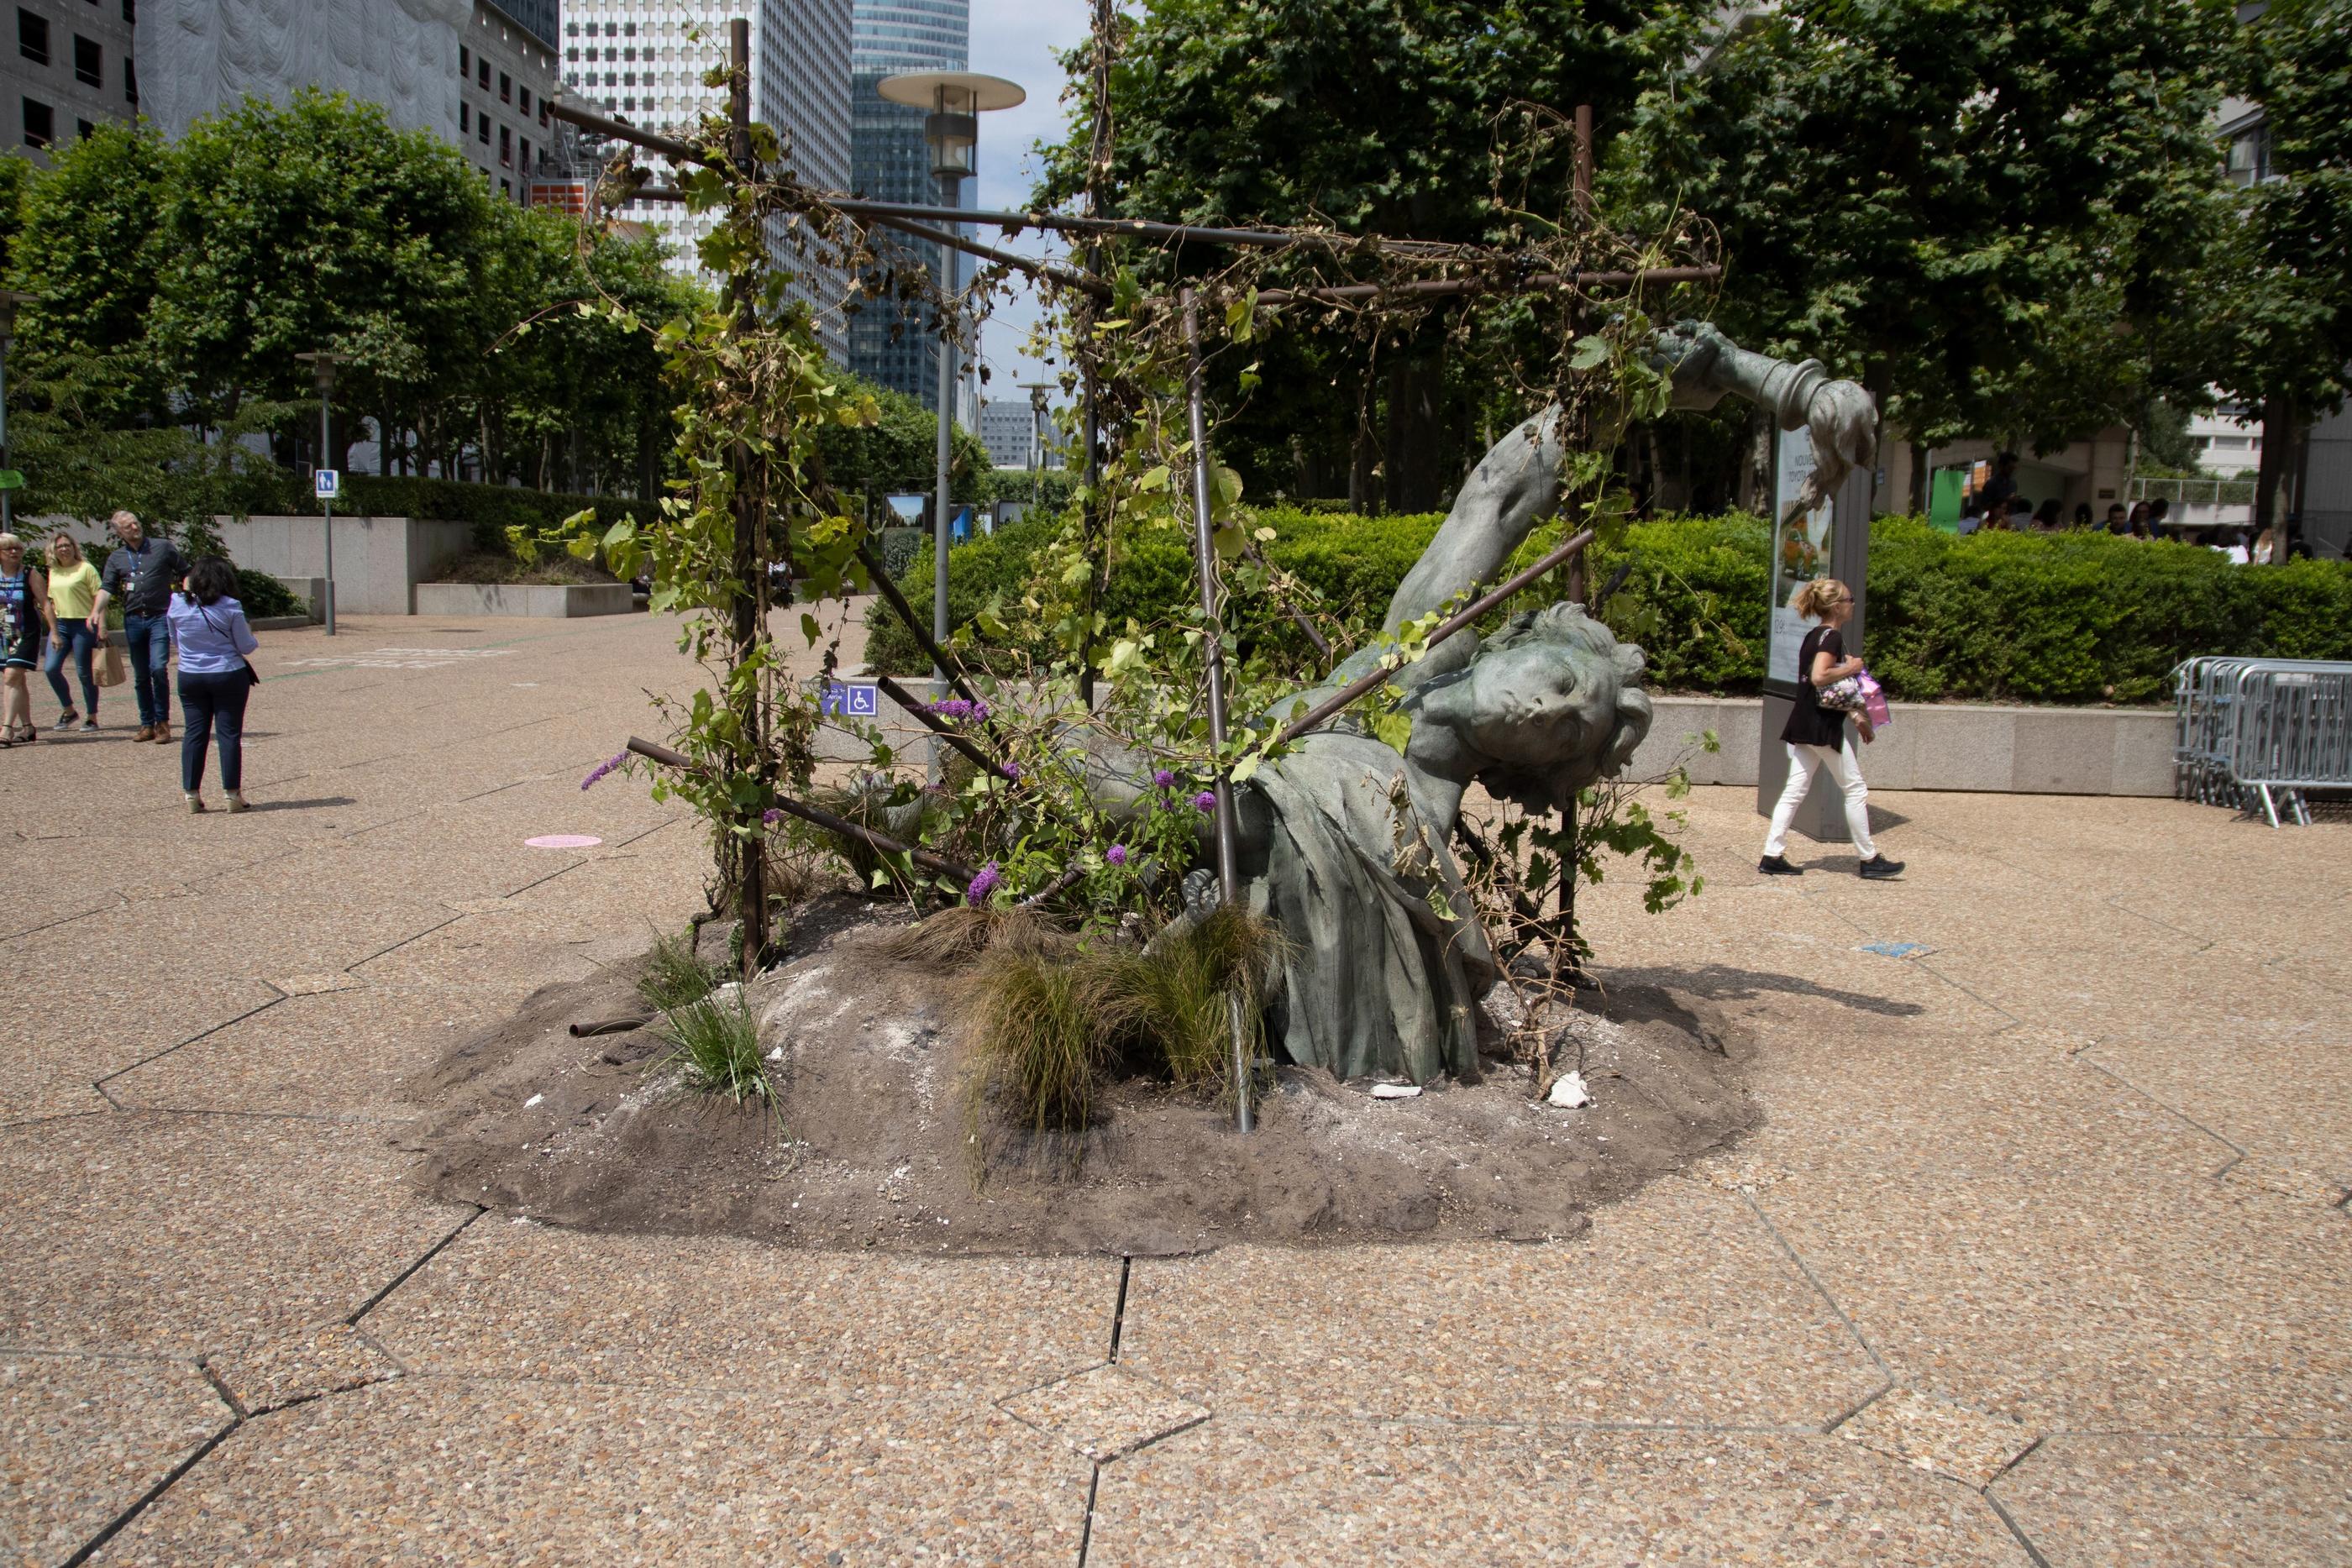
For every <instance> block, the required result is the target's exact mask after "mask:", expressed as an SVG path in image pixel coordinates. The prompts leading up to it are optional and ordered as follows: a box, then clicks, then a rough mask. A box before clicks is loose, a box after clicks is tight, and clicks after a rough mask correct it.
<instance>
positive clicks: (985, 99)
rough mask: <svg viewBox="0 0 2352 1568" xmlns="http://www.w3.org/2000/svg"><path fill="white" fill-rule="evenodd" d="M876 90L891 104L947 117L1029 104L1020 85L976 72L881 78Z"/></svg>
mask: <svg viewBox="0 0 2352 1568" xmlns="http://www.w3.org/2000/svg"><path fill="white" fill-rule="evenodd" d="M875 90H876V91H877V92H879V93H880V94H881V95H882V96H883V97H884V98H886V99H889V100H890V101H891V102H892V103H903V104H905V105H906V106H907V107H908V108H909V109H929V110H938V111H940V112H941V113H946V114H983V113H986V112H987V111H988V110H992V109H1014V108H1018V107H1019V106H1020V105H1022V104H1024V103H1026V102H1028V101H1029V95H1028V93H1027V92H1025V91H1024V90H1023V89H1022V87H1021V84H1020V83H1019V82H1010V81H1006V80H1005V79H1004V78H1003V77H989V76H982V75H980V74H979V73H977V72H975V71H906V72H903V73H901V74H900V75H898V76H890V77H884V78H882V80H881V82H880V83H879V84H878V85H877V88H876V89H875ZM941 99H945V101H944V102H942V101H941Z"/></svg>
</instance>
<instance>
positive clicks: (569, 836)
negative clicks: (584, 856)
mask: <svg viewBox="0 0 2352 1568" xmlns="http://www.w3.org/2000/svg"><path fill="white" fill-rule="evenodd" d="M603 842H604V840H602V839H600V838H597V837H595V836H593V834H589V833H541V834H540V836H539V837H537V838H535V839H525V840H523V844H524V846H525V847H526V848H528V849H534V850H593V849H594V848H595V847H596V846H597V845H598V844H601V843H603Z"/></svg>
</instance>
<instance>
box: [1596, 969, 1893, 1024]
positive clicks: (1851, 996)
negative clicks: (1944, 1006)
mask: <svg viewBox="0 0 2352 1568" xmlns="http://www.w3.org/2000/svg"><path fill="white" fill-rule="evenodd" d="M1608 979H1609V981H1610V983H1611V984H1612V985H1623V984H1625V983H1627V982H1634V983H1638V984H1645V985H1651V986H1657V987H1662V988H1675V989H1679V990H1685V991H1688V992H1690V993H1691V995H1693V996H1695V997H1704V998H1706V999H1707V1000H1708V1001H1711V1002H1745V1001H1753V1000H1754V999H1755V998H1758V997H1759V996H1763V995H1765V994H1767V993H1778V994H1780V995H1783V996H1797V997H1820V998H1822V999H1823V1000H1825V1001H1832V1002H1836V1003H1838V1004H1839V1005H1840V1006H1842V1007H1849V1008H1853V1009H1857V1010H1858V1011H1861V1012H1866V1013H1878V1014H1880V1015H1882V1016H1883V1017H1886V1018H1916V1017H1918V1016H1919V1015H1920V1014H1921V1013H1924V1012H1926V1011H1927V1009H1926V1008H1924V1007H1921V1006H1920V1005H1919V1004H1918V1003H1916V1002H1898V1001H1895V1000H1894V999H1893V998H1888V997H1872V996H1865V995H1864V994H1863V993H1862V992H1860V991H1841V990H1839V989H1837V988H1834V987H1832V986H1824V985H1820V984H1817V983H1816V982H1814V981H1811V980H1808V979H1803V978H1801V977H1798V976H1795V975H1763V974H1759V973H1757V972H1756V971H1755V970H1753V969H1735V968H1733V967H1730V966H1729V965H1727V964H1705V965H1701V966H1700V967H1697V968H1695V969H1670V968H1654V969H1612V970H1610V971H1609V972H1608Z"/></svg>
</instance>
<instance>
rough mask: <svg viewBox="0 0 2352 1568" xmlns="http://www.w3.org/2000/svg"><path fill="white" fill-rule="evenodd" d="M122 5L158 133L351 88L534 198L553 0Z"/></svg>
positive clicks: (403, 127)
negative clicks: (242, 107)
mask: <svg viewBox="0 0 2352 1568" xmlns="http://www.w3.org/2000/svg"><path fill="white" fill-rule="evenodd" d="M53 6H54V8H64V9H72V10H77V11H82V12H88V11H89V10H91V9H92V7H90V6H89V5H87V4H79V5H77V4H75V3H74V0H53ZM134 9H135V11H136V14H137V16H138V18H139V20H138V26H137V37H136V43H137V59H136V62H135V64H136V66H137V71H136V76H135V83H136V87H137V89H138V91H139V94H140V99H139V109H140V110H141V111H142V112H143V113H144V114H145V115H146V116H147V117H148V118H149V119H150V120H152V121H153V122H154V124H155V127H156V129H157V130H158V131H162V132H163V135H165V136H166V137H171V138H174V139H176V138H178V137H180V136H182V135H184V134H185V133H186V131H187V129H188V127H189V126H191V125H192V124H194V122H195V121H197V120H202V119H204V118H205V117H207V116H210V115H215V114H219V113H221V112H223V111H225V110H233V109H235V108H236V106H237V105H238V104H239V103H241V102H243V101H244V100H245V99H247V98H257V99H266V100H268V101H269V102H272V103H285V102H286V101H288V100H289V99H291V98H292V97H293V96H294V94H295V93H296V92H298V91H299V90H300V89H304V88H317V89H320V90H321V91H325V92H341V93H347V94H349V95H350V96H351V97H352V98H354V99H360V100H362V101H364V102H369V103H373V104H377V105H379V106H381V107H382V108H383V111H384V118H385V119H386V120H390V121H391V123H392V125H393V127H394V129H395V130H400V131H431V132H432V133H433V134H435V135H436V136H439V137H440V138H442V139H443V140H444V141H447V142H449V143H450V144H451V145H453V146H455V147H457V148H458V149H459V150H460V151H462V152H464V153H465V154H466V157H467V162H471V163H472V164H473V165H474V167H475V169H476V170H477V171H478V172H480V174H481V176H482V180H483V183H485V184H486V185H487V186H488V187H489V188H490V189H491V190H494V191H496V192H498V193H499V195H500V196H501V197H503V198H504V199H505V200H508V201H510V202H515V203H518V204H520V203H523V202H527V201H529V200H530V181H531V178H532V172H533V171H534V169H535V168H536V167H537V166H538V164H539V162H540V161H541V158H542V157H543V156H544V154H545V152H546V150H547V148H548V146H549V144H550V142H551V140H552V138H553V131H552V130H551V126H550V124H549V120H548V117H547V111H546V103H547V99H548V96H549V95H550V94H551V93H552V92H553V91H554V90H555V88H556V81H557V78H556V68H555V43H554V30H555V13H556V9H557V0H308V3H307V4H305V5H300V6H289V5H285V4H283V3H282V0H139V4H138V5H136V6H135V7H134V6H133V5H131V4H129V3H122V4H121V10H122V11H123V12H125V13H126V14H129V13H131V12H133V11H134Z"/></svg>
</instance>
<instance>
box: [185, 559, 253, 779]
mask: <svg viewBox="0 0 2352 1568" xmlns="http://www.w3.org/2000/svg"><path fill="white" fill-rule="evenodd" d="M235 592H236V571H235V570H233V569H231V567H230V566H229V564H228V562H226V561H225V560H223V559H221V558H220V557H218V556H216V555H208V556H206V557H205V558H204V559H202V560H199V561H197V562H196V564H195V565H194V566H192V567H190V568H189V569H188V586H187V588H186V589H185V590H184V591H181V592H179V593H175V594H173V596H172V608H171V612H170V614H171V621H172V643H173V646H174V647H176V648H178V649H179V651H180V713H181V717H182V719H183V720H184V722H185V724H186V727H185V728H184V730H182V731H181V734H180V788H181V789H183V790H184V791H185V792H186V794H187V797H188V810H191V811H201V810H204V809H205V797H204V793H203V791H204V782H205V742H206V740H207V739H208V738H211V737H218V739H219V741H220V775H221V789H223V790H225V791H226V793H227V795H228V809H229V810H232V811H242V810H245V794H244V790H243V789H242V786H243V784H244V782H245V699H246V698H247V697H248V696H250V695H253V688H254V687H255V686H257V685H260V683H261V677H260V676H259V675H257V674H254V673H253V666H252V665H251V664H247V663H246V659H245V656H246V655H247V653H252V652H253V651H254V650H255V649H256V648H257V647H259V646H260V645H261V644H260V643H259V641H258V640H257V639H256V638H255V636H254V634H253V628H252V627H250V626H248V625H247V624H246V623H245V606H244V605H242V604H239V603H238V602H237V601H236V600H235V599H234V598H232V597H231V595H233V594H234V593H235Z"/></svg>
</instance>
